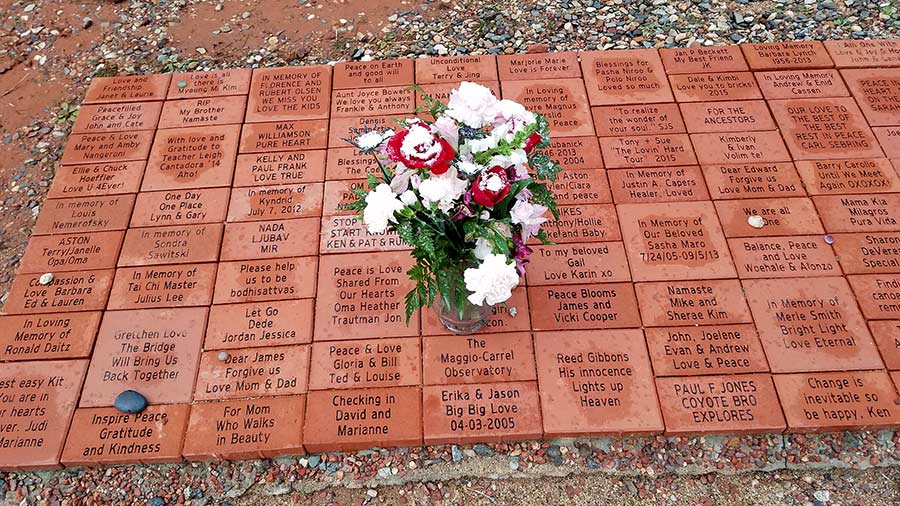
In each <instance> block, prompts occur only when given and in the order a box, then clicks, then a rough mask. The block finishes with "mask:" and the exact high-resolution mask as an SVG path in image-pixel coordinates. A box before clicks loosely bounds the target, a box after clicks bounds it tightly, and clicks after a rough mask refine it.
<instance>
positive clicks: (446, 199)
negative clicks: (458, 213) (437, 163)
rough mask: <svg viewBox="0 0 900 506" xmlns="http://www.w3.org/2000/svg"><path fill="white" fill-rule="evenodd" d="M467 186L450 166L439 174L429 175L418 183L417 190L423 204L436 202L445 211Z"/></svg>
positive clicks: (427, 204)
mask: <svg viewBox="0 0 900 506" xmlns="http://www.w3.org/2000/svg"><path fill="white" fill-rule="evenodd" d="M468 186H469V182H468V181H466V180H465V179H460V178H459V177H458V172H457V171H456V169H455V168H453V167H451V168H450V169H449V170H447V172H444V173H443V174H441V175H434V174H432V175H431V176H429V177H428V179H425V180H424V181H422V182H421V183H419V188H418V190H419V196H420V197H422V203H423V204H424V205H425V206H430V205H431V204H432V203H433V202H436V203H437V204H438V208H439V209H440V210H441V211H444V212H447V211H449V210H450V209H451V208H452V207H453V202H454V201H455V200H456V199H458V198H460V197H461V196H462V194H463V193H465V192H466V189H467V188H468Z"/></svg>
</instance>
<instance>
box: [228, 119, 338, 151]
mask: <svg viewBox="0 0 900 506" xmlns="http://www.w3.org/2000/svg"><path fill="white" fill-rule="evenodd" d="M327 132H328V121H327V120H324V119H317V120H293V121H279V122H277V123H245V124H244V126H243V127H242V128H241V142H240V144H239V145H238V152H239V153H271V152H278V151H298V150H308V149H322V148H325V147H327V146H328V144H327V142H326V139H327V137H326V133H327Z"/></svg>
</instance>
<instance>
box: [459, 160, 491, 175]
mask: <svg viewBox="0 0 900 506" xmlns="http://www.w3.org/2000/svg"><path fill="white" fill-rule="evenodd" d="M456 166H457V167H459V170H460V171H462V173H463V174H465V175H467V176H474V175H475V174H480V173H481V172H482V171H484V169H486V168H487V167H485V166H484V165H478V164H477V163H474V162H459V163H458V164H456Z"/></svg>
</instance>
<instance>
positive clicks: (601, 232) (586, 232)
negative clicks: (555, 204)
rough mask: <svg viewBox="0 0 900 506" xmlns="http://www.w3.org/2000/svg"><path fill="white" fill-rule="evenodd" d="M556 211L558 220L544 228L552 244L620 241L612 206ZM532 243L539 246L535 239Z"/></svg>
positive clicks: (576, 207) (563, 207) (602, 205)
mask: <svg viewBox="0 0 900 506" xmlns="http://www.w3.org/2000/svg"><path fill="white" fill-rule="evenodd" d="M558 210H559V219H558V220H553V219H551V220H549V221H548V222H547V225H546V226H545V228H544V230H546V232H547V237H548V238H549V239H550V241H552V242H555V243H558V244H562V243H571V242H589V241H590V242H593V241H618V240H621V239H622V234H621V233H620V232H619V223H618V220H617V219H616V212H615V211H616V209H615V207H614V206H613V205H612V204H591V205H581V206H560V207H559V208H558ZM532 241H533V242H534V243H535V244H539V241H538V240H537V239H533V240H532Z"/></svg>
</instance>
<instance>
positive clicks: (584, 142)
mask: <svg viewBox="0 0 900 506" xmlns="http://www.w3.org/2000/svg"><path fill="white" fill-rule="evenodd" d="M542 152H543V153H544V154H545V155H547V156H549V157H550V158H551V159H553V160H556V161H557V162H559V163H560V164H562V166H563V167H565V168H566V170H564V171H563V172H562V173H561V174H560V175H559V178H561V179H564V177H565V173H566V172H567V171H570V170H578V169H601V168H603V158H602V157H601V156H600V144H599V143H598V142H597V138H596V137H555V138H554V139H553V140H552V141H551V142H550V146H548V147H546V148H544V149H543V150H542Z"/></svg>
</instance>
